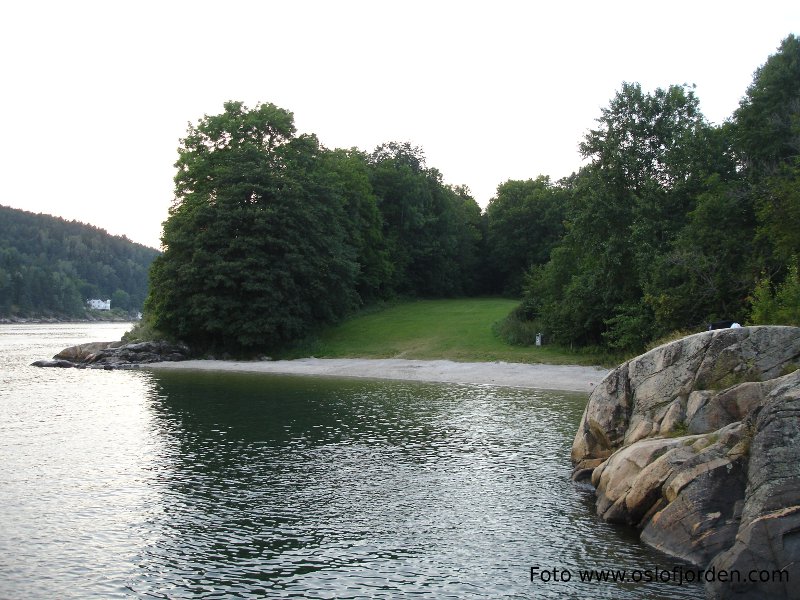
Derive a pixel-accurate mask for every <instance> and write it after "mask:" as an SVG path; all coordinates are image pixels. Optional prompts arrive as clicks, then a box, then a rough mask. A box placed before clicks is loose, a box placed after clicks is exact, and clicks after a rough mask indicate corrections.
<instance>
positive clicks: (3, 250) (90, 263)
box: [0, 206, 158, 317]
mask: <svg viewBox="0 0 800 600" xmlns="http://www.w3.org/2000/svg"><path fill="white" fill-rule="evenodd" d="M157 255H158V251H156V250H154V249H152V248H147V247H146V246H142V245H140V244H135V243H133V242H131V241H130V240H128V239H127V238H124V237H117V236H111V235H109V234H108V233H106V232H105V231H104V230H102V229H98V228H96V227H93V226H91V225H85V224H83V223H78V222H76V221H65V220H64V219H60V218H57V217H52V216H49V215H37V214H33V213H29V212H25V211H22V210H17V209H13V208H8V207H5V206H0V316H4V317H8V316H20V317H41V316H62V317H82V316H84V314H85V312H84V311H85V306H86V305H85V301H86V300H87V299H89V298H103V299H107V298H113V297H114V296H115V295H116V298H117V299H118V300H119V299H122V298H124V300H125V301H124V306H122V305H119V306H118V305H117V304H116V303H114V302H112V307H113V308H122V309H123V310H127V311H135V310H140V309H141V307H142V304H143V303H144V299H145V297H146V295H147V272H148V270H149V268H150V263H151V262H152V261H153V259H154V258H155V257H156V256H157Z"/></svg>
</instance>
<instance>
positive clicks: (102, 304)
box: [86, 298, 111, 310]
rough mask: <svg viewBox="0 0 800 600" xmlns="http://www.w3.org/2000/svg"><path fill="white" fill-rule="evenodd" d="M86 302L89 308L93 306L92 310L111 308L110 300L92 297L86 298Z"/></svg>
mask: <svg viewBox="0 0 800 600" xmlns="http://www.w3.org/2000/svg"><path fill="white" fill-rule="evenodd" d="M86 304H88V305H89V308H93V309H94V310H111V300H110V299H109V300H98V299H97V298H92V299H91V300H87V301H86Z"/></svg>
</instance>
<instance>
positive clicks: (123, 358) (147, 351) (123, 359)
mask: <svg viewBox="0 0 800 600" xmlns="http://www.w3.org/2000/svg"><path fill="white" fill-rule="evenodd" d="M188 357H189V348H188V347H186V346H184V345H181V344H170V343H168V342H138V343H133V344H126V343H125V342H91V343H88V344H79V345H77V346H70V347H69V348H65V349H64V350H62V351H61V352H59V353H58V354H56V355H55V356H54V357H53V358H52V359H46V360H37V361H35V362H34V363H33V365H32V366H35V367H62V368H72V367H74V368H79V369H86V368H90V369H107V370H111V369H136V368H139V366H140V365H144V364H150V363H162V362H170V361H181V360H186V359H187V358H188Z"/></svg>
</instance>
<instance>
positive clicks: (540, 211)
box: [486, 176, 566, 295]
mask: <svg viewBox="0 0 800 600" xmlns="http://www.w3.org/2000/svg"><path fill="white" fill-rule="evenodd" d="M565 208H566V194H565V190H564V188H563V187H561V186H556V185H553V184H551V183H550V179H549V178H548V177H544V176H542V177H539V178H537V179H536V180H532V179H529V180H527V181H514V180H508V181H506V182H505V183H503V184H501V185H499V186H498V187H497V196H495V197H494V198H492V200H491V201H490V202H489V205H488V206H487V207H486V215H487V219H488V231H487V233H488V240H487V241H488V245H489V248H491V253H490V255H489V257H488V260H489V263H490V273H491V274H492V281H491V283H490V285H489V287H490V288H491V290H492V291H495V292H504V293H506V294H510V295H519V294H520V292H521V290H522V277H523V274H524V273H525V271H527V270H528V269H529V268H530V267H532V266H535V265H542V264H544V263H546V262H547V261H548V260H549V258H550V251H551V250H552V249H553V247H554V246H555V245H556V243H557V242H558V241H559V240H560V239H561V237H562V235H563V234H564V224H563V221H564V212H565Z"/></svg>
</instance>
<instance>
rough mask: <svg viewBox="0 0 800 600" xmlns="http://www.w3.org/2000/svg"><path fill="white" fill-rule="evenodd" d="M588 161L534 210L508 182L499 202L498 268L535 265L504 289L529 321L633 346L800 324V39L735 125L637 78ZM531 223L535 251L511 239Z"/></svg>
mask: <svg viewBox="0 0 800 600" xmlns="http://www.w3.org/2000/svg"><path fill="white" fill-rule="evenodd" d="M580 150H581V154H582V155H583V157H584V158H586V159H588V161H589V162H588V164H587V165H586V166H585V167H583V168H582V169H580V170H579V171H578V172H577V173H575V174H573V175H572V176H570V177H568V178H566V179H564V180H562V181H559V182H557V183H555V184H553V183H551V182H549V181H548V180H547V179H542V178H540V179H539V180H537V181H535V182H527V183H526V184H524V185H525V186H526V189H527V190H528V192H527V195H524V199H523V200H520V199H519V197H520V196H521V195H522V194H521V193H520V192H519V190H518V188H519V186H521V185H522V184H520V183H518V182H517V183H513V185H512V184H511V183H509V184H506V186H509V185H510V186H511V189H508V190H506V189H505V188H504V186H501V187H500V188H499V190H498V196H497V198H496V199H495V200H493V201H492V203H491V204H490V205H489V207H488V210H487V216H488V219H489V236H490V242H491V240H492V236H494V238H495V241H494V242H493V243H491V244H490V245H491V247H492V251H493V259H494V261H495V262H496V264H497V265H498V266H499V265H501V264H506V265H508V264H510V263H511V260H510V257H514V256H516V257H517V258H518V259H519V262H518V263H517V264H524V263H527V268H526V269H525V270H524V275H522V277H521V278H520V275H519V274H520V272H521V271H520V269H518V268H514V269H513V270H512V271H511V272H509V273H508V274H507V275H506V276H505V278H504V279H503V280H502V282H501V283H502V284H503V285H505V286H507V287H509V288H511V289H512V290H513V291H516V290H520V291H522V293H523V302H522V306H521V307H520V309H519V310H518V311H516V315H515V318H516V319H517V321H519V322H521V323H523V324H526V323H527V324H528V325H530V326H531V329H537V330H539V331H543V332H545V334H546V335H547V336H548V337H549V338H550V339H551V340H552V341H555V342H558V343H561V344H565V345H573V346H600V347H605V348H611V349H618V350H625V351H631V350H639V349H641V348H643V347H644V346H645V345H646V344H647V343H648V342H650V341H651V340H653V339H658V338H660V337H662V336H665V335H668V334H670V333H671V332H674V331H681V330H683V331H697V330H698V329H703V328H705V326H706V324H707V323H709V322H715V321H724V320H732V321H738V322H740V323H784V324H789V323H794V324H800V281H798V275H797V265H798V255H799V254H800V185H798V184H800V39H798V38H797V37H796V36H794V35H790V36H789V37H787V38H786V39H785V40H784V41H783V42H782V43H781V45H780V47H779V49H778V51H777V52H776V53H775V54H774V55H772V56H770V57H769V59H768V60H767V62H766V63H765V64H764V65H762V66H761V67H760V68H759V69H758V70H757V71H756V72H755V74H754V78H753V82H752V84H751V85H750V86H749V88H748V89H747V90H746V93H745V95H744V97H743V98H742V99H741V101H740V104H739V107H738V109H737V110H736V111H735V112H734V114H733V115H732V117H731V118H730V119H728V120H727V121H726V122H725V123H723V124H722V125H718V126H717V125H712V124H710V123H709V122H708V121H707V120H706V119H705V118H704V116H703V115H702V113H701V112H700V109H699V100H698V98H697V96H696V95H695V93H694V89H693V88H691V87H689V86H685V85H682V86H678V85H673V86H670V87H668V88H667V89H657V90H655V91H654V92H652V93H646V92H645V91H643V90H642V89H641V86H640V85H638V84H631V83H626V84H623V86H622V89H621V90H619V91H618V92H617V93H616V94H615V96H614V97H613V98H612V100H611V102H610V104H609V106H608V107H607V108H604V109H603V110H602V112H601V115H600V118H599V119H598V120H597V127H596V129H592V130H591V131H589V132H588V133H587V134H586V136H585V137H584V139H583V141H582V142H581V144H580ZM515 211H516V213H515ZM519 213H524V214H525V216H524V217H523V219H525V220H527V221H529V222H532V221H535V222H536V226H535V227H531V228H523V229H524V231H525V233H527V234H529V235H534V236H535V241H532V242H530V243H527V242H526V241H525V238H523V237H522V236H521V235H516V236H514V237H513V238H510V237H507V236H506V231H507V230H508V229H509V228H512V227H513V226H514V225H512V224H510V223H508V221H509V220H512V221H516V220H517V219H518V217H517V214H519ZM534 231H536V233H533V232H534ZM501 238H504V239H501ZM514 244H519V246H514ZM509 245H511V246H512V247H511V248H509V247H508V246H509Z"/></svg>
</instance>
